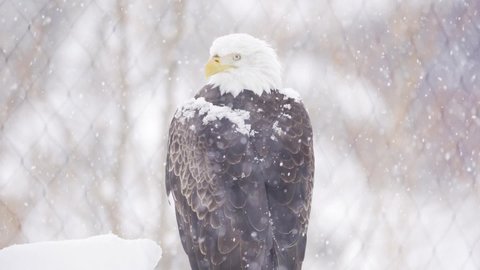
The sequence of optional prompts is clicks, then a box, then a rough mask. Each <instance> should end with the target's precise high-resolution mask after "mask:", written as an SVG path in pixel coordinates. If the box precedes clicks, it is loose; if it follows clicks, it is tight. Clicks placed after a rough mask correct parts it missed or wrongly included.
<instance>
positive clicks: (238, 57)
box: [233, 54, 242, 61]
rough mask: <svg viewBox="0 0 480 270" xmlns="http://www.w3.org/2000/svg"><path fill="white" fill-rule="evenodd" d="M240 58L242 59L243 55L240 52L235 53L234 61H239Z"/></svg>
mask: <svg viewBox="0 0 480 270" xmlns="http://www.w3.org/2000/svg"><path fill="white" fill-rule="evenodd" d="M240 59H242V56H241V55H240V54H234V55H233V60H234V61H238V60H240Z"/></svg>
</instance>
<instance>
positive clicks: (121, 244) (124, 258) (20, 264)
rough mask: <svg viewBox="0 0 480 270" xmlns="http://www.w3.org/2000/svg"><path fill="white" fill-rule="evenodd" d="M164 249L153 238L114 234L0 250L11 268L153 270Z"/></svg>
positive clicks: (2, 264) (0, 263)
mask: <svg viewBox="0 0 480 270" xmlns="http://www.w3.org/2000/svg"><path fill="white" fill-rule="evenodd" d="M161 255H162V249H161V248H160V246H159V245H157V244H156V243H155V242H154V241H152V240H149V239H136V240H125V239H121V238H120V237H118V236H116V235H113V234H106V235H99V236H94V237H90V238H86V239H78V240H65V241H53V242H39V243H31V244H22V245H13V246H9V247H6V248H4V249H2V250H0V268H1V269H8V270H26V269H37V270H42V269H45V270H57V269H58V270H67V269H68V270H77V269H78V270H85V269H89V270H110V269H112V270H123V269H125V270H127V269H128V270H132V269H136V270H152V269H154V268H155V266H156V265H157V263H158V261H159V260H160V257H161Z"/></svg>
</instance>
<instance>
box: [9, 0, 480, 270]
mask: <svg viewBox="0 0 480 270" xmlns="http://www.w3.org/2000/svg"><path fill="white" fill-rule="evenodd" d="M231 32H247V33H250V34H252V35H254V36H257V37H259V38H263V39H265V40H268V41H269V42H270V43H271V44H272V45H273V46H274V47H275V48H276V50H277V52H278V54H279V57H280V60H281V62H282V63H283V73H284V85H285V86H288V87H292V88H294V89H296V90H297V91H299V92H300V94H301V95H302V97H303V100H304V103H305V105H306V107H307V108H308V111H309V113H310V115H311V119H312V124H313V127H314V132H315V141H314V143H315V154H316V174H315V186H314V196H313V204H312V213H311V217H310V226H309V234H308V245H307V254H306V258H305V262H304V269H480V186H479V182H480V176H479V173H478V172H479V170H480V2H479V1H477V0H465V1H460V0H443V1H434V0H425V1H414V0H404V1H400V0H397V1H394V0H385V1H383V0H374V1H367V0H363V1H361V0H355V1H347V0H320V1H253V0H249V1H235V2H233V1H206V0H202V1H154V0H150V1H149V0H145V1H127V0H116V1H114V0H104V1H102V0H93V1H89V0H85V1H60V0H38V1H22V0H20V1H18V0H3V1H2V0H0V248H2V247H6V246H8V245H12V244H15V243H28V242H36V241H42V240H59V239H72V238H83V237H87V236H91V235H96V234H101V233H107V232H113V233H115V234H118V235H119V236H122V237H125V238H139V237H147V238H151V239H154V240H156V241H157V242H158V243H159V244H160V245H161V246H162V248H163V256H162V259H161V260H160V264H159V267H158V268H159V269H188V260H187V258H186V256H185V255H184V252H183V250H182V248H181V244H180V239H179V237H178V233H177V228H176V222H175V216H174V208H173V205H170V204H169V203H168V198H167V197H166V194H165V187H164V169H165V163H164V162H165V154H166V153H165V150H166V149H165V148H166V141H167V139H166V135H167V128H168V125H169V121H170V119H171V117H172V116H173V113H174V110H175V108H176V107H177V106H178V105H179V104H181V103H182V102H183V101H184V100H186V99H188V98H190V97H191V96H193V95H194V93H195V92H196V91H197V90H198V89H200V88H201V87H202V86H203V85H204V83H205V78H204V77H203V65H204V63H205V62H206V60H207V58H208V49H209V46H210V44H211V42H212V40H213V39H214V38H215V37H217V36H220V35H223V34H227V33H231ZM0 268H1V267H0Z"/></svg>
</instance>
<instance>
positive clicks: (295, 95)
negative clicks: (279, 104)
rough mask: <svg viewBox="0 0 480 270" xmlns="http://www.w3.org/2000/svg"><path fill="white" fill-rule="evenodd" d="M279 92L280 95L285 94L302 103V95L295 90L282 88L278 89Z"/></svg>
mask: <svg viewBox="0 0 480 270" xmlns="http://www.w3.org/2000/svg"><path fill="white" fill-rule="evenodd" d="M278 92H279V93H280V94H283V95H284V96H285V97H287V98H291V99H293V100H295V101H296V102H300V101H301V100H302V99H301V98H300V94H299V93H298V92H297V91H295V90H294V89H293V88H282V89H278Z"/></svg>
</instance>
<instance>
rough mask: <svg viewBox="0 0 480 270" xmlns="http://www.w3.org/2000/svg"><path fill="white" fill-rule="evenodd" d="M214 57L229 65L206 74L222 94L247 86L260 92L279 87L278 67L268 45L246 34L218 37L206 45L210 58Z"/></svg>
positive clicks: (279, 71) (279, 75) (240, 89)
mask: <svg viewBox="0 0 480 270" xmlns="http://www.w3.org/2000/svg"><path fill="white" fill-rule="evenodd" d="M213 57H218V59H219V60H220V61H222V62H226V63H225V64H228V65H229V66H230V67H231V68H228V69H226V70H225V71H222V72H218V73H216V74H214V75H212V76H210V77H209V83H210V84H213V85H215V86H219V87H220V91H221V92H222V93H232V95H234V96H236V95H238V94H239V93H240V92H241V91H242V90H244V89H248V90H251V91H253V92H255V93H256V94H258V95H261V94H262V92H263V91H265V92H270V90H271V89H279V88H280V87H281V66H280V63H279V61H278V59H277V54H276V53H275V51H274V50H273V49H272V47H270V45H269V44H268V43H267V42H265V41H263V40H260V39H257V38H254V37H252V36H250V35H248V34H230V35H226V36H222V37H219V38H217V39H215V41H213V44H212V46H211V47H210V58H211V59H212V58H213Z"/></svg>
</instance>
